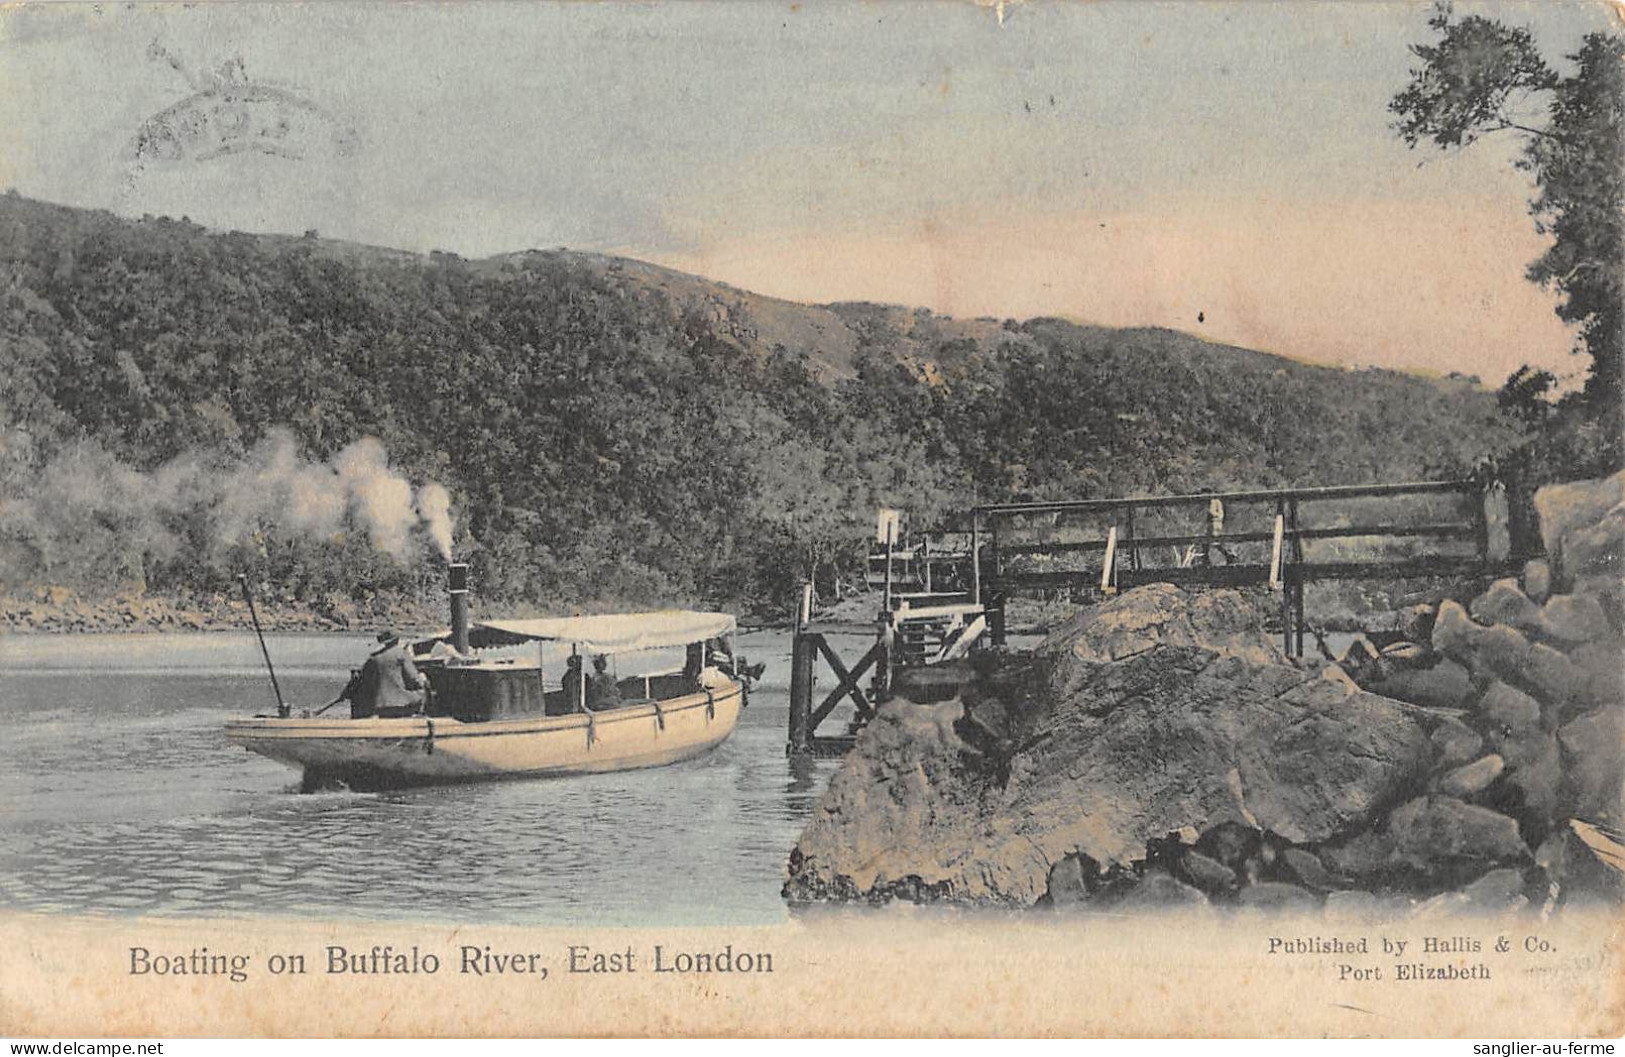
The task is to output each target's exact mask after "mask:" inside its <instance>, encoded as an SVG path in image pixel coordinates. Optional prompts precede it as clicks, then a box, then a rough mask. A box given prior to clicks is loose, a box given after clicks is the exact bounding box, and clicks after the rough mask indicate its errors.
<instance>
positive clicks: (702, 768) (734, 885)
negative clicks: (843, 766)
mask: <svg viewBox="0 0 1625 1057" xmlns="http://www.w3.org/2000/svg"><path fill="white" fill-rule="evenodd" d="M268 642H269V645H270V650H271V655H272V658H273V660H274V661H275V662H276V664H277V674H278V676H279V677H280V679H281V683H282V689H283V693H284V695H285V696H286V697H287V698H288V699H289V700H290V701H291V702H295V703H296V705H297V706H298V707H310V706H313V705H320V704H321V703H324V702H326V701H328V700H330V699H331V698H332V697H333V696H334V695H335V694H337V692H338V690H339V689H340V688H341V687H342V686H343V684H344V681H345V679H346V678H347V676H348V674H349V669H350V668H351V667H352V666H355V665H358V664H359V663H360V661H361V660H362V659H363V658H365V656H366V654H367V652H368V650H369V649H370V648H371V647H372V646H373V643H372V642H371V640H370V639H368V638H363V637H357V636H348V635H273V636H269V637H268ZM737 642H738V647H739V650H740V652H741V653H743V654H744V655H746V656H748V657H749V658H750V659H751V660H752V661H753V662H754V661H766V662H767V665H768V668H767V673H766V676H765V677H764V679H763V682H762V683H761V685H759V686H758V687H757V688H756V690H755V691H753V693H752V694H751V701H750V707H749V708H748V709H746V710H745V712H744V714H743V715H742V716H741V718H740V722H739V727H738V729H737V730H736V731H735V732H734V734H733V736H732V737H731V738H730V739H729V740H728V741H726V742H725V743H723V745H722V746H720V747H719V748H718V749H716V750H715V751H714V752H712V753H711V754H709V755H707V756H705V757H702V758H700V759H697V760H692V761H689V762H686V763H680V764H675V765H673V766H670V767H664V768H657V769H652V770H646V771H630V772H624V773H620V774H608V775H592V776H586V777H576V778H560V779H551V780H532V781H508V782H495V783H487V784H480V785H464V786H453V787H444V788H432V789H418V790H409V791H400V792H388V793H349V792H328V793H316V794H310V795H301V794H299V793H298V792H297V789H298V774H297V772H295V771H294V770H292V769H291V768H288V767H285V766H283V765H281V764H277V763H274V762H272V761H270V760H267V759H264V758H263V757H260V756H257V755H254V754H252V753H250V752H248V751H247V750H245V749H242V748H239V747H237V746H234V745H232V744H230V743H228V742H227V741H226V739H225V737H224V735H223V734H222V724H223V722H224V721H225V720H226V719H227V718H230V717H233V716H242V715H251V714H253V713H254V712H264V711H269V710H270V709H272V708H274V706H275V699H274V698H273V696H272V692H271V688H270V683H269V680H268V679H267V678H266V676H265V670H264V667H263V663H262V662H261V660H260V655H259V648H258V646H257V644H256V643H255V640H254V637H253V636H252V635H251V634H248V635H239V634H207V635H204V634H198V635H84V636H71V637H66V636H64V637H57V636H26V635H7V636H0V709H3V710H4V716H5V721H6V730H5V735H4V737H3V738H0V907H4V908H8V909H12V910H18V911H29V912H44V913H63V914H89V915H150V916H178V917H188V916H233V915H253V916H284V917H306V918H331V917H335V916H342V917H344V918H347V919H374V920H406V921H425V922H450V921H460V920H470V919H472V920H478V921H481V922H493V923H505V924H506V923H511V924H529V925H569V924H602V925H654V924H664V925H688V924H693V925H732V924H769V923H773V922H778V921H782V920H784V919H785V918H786V916H787V911H786V908H785V906H784V903H783V901H782V900H781V899H780V897H779V888H780V886H781V885H782V884H783V881H784V866H785V860H786V857H787V856H788V854H789V851H790V848H791V847H792V846H793V845H794V844H795V841H796V837H797V836H798V834H799V833H800V831H801V827H802V826H803V824H804V823H805V822H806V820H807V818H808V817H809V816H810V814H811V813H812V811H813V808H814V807H815V805H816V804H817V801H818V798H819V797H820V796H821V794H822V792H823V790H824V788H825V786H826V785H827V784H828V781H829V776H830V774H831V773H832V772H833V770H834V768H835V766H836V761H833V760H824V761H803V760H797V761H790V760H787V759H786V758H785V755H784V741H785V727H786V723H787V720H788V712H789V696H788V685H789V671H790V637H789V635H788V634H787V633H772V632H762V633H752V634H746V635H742V636H740V637H739V638H738V640H737ZM848 649H850V647H845V648H843V649H842V652H843V654H844V653H846V652H848ZM854 656H855V654H854ZM621 674H622V675H626V674H629V673H628V672H625V671H623V672H622V673H621ZM340 707H343V706H340Z"/></svg>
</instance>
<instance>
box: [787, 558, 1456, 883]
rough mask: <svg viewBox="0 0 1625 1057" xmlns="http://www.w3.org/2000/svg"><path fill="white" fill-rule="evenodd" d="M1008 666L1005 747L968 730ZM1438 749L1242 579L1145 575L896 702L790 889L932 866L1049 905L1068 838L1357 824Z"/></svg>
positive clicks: (837, 783)
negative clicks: (985, 662) (1299, 639)
mask: <svg viewBox="0 0 1625 1057" xmlns="http://www.w3.org/2000/svg"><path fill="white" fill-rule="evenodd" d="M1164 640H1166V641H1164ZM989 685H996V686H999V687H1000V688H1001V689H1000V691H999V693H1000V695H1001V698H1002V700H1004V702H1005V704H1006V705H1007V706H1009V708H1010V709H1011V711H1012V713H1013V714H1014V717H1015V718H1014V719H1013V720H1012V732H1013V734H1012V737H1011V739H1010V742H1009V744H1010V746H1011V748H1010V750H1009V755H1007V756H1004V757H1002V758H1001V757H998V756H983V755H979V754H973V753H970V752H967V751H965V750H964V748H963V743H962V739H960V738H959V737H957V735H956V733H955V731H956V727H955V724H956V722H959V721H960V720H962V718H963V705H964V702H966V701H969V700H972V699H973V698H975V697H976V696H977V695H979V694H987V693H990V691H989V690H988V686H989ZM922 709H925V710H928V711H927V712H922V711H921V710H922ZM955 742H960V743H961V744H955ZM1431 757H1432V746H1431V743H1430V742H1429V740H1428V738H1427V735H1426V734H1425V732H1424V731H1423V729H1422V728H1421V726H1420V725H1419V724H1418V722H1417V721H1416V719H1415V718H1413V716H1412V715H1411V712H1410V710H1408V709H1406V708H1405V707H1404V706H1401V705H1399V704H1397V703H1395V702H1391V701H1388V700H1386V699H1384V698H1381V697H1377V696H1376V695H1373V694H1368V693H1363V692H1354V693H1349V692H1348V690H1347V688H1346V687H1340V686H1336V685H1334V684H1332V683H1331V682H1328V681H1327V680H1325V679H1323V678H1321V677H1320V674H1319V672H1318V671H1317V670H1315V669H1314V668H1300V667H1298V666H1296V665H1293V664H1290V663H1287V662H1285V661H1284V660H1283V659H1281V657H1280V655H1279V654H1278V653H1277V652H1276V651H1275V649H1274V647H1273V645H1272V644H1271V643H1270V641H1269V637H1268V636H1266V635H1265V634H1264V632H1263V631H1262V629H1261V628H1260V627H1259V626H1258V616H1257V613H1256V611H1255V610H1253V609H1252V607H1251V606H1250V605H1249V604H1247V603H1246V602H1245V600H1244V599H1242V598H1241V596H1239V595H1237V594H1235V593H1234V592H1229V591H1214V592H1208V593H1203V594H1197V595H1186V594H1185V593H1184V592H1181V591H1179V590H1178V589H1176V588H1172V587H1168V586H1165V585H1158V586H1152V587H1144V588H1138V589H1135V590H1131V591H1128V592H1125V593H1124V594H1122V595H1120V596H1118V597H1117V598H1115V599H1112V600H1110V601H1108V602H1106V603H1104V604H1103V605H1100V606H1098V607H1095V608H1094V609H1093V610H1090V611H1088V612H1086V613H1084V614H1082V615H1080V617H1079V618H1077V619H1075V620H1073V621H1071V622H1069V623H1068V624H1067V625H1066V626H1064V627H1063V628H1061V629H1058V631H1057V632H1056V633H1055V634H1053V635H1052V636H1051V637H1050V638H1049V639H1048V640H1046V642H1045V643H1044V644H1042V645H1041V646H1040V647H1039V649H1038V650H1036V651H1034V652H1033V653H1031V654H1024V655H1013V656H1010V657H1008V658H1006V659H1005V661H1004V664H1003V666H1002V667H1001V669H1000V671H999V672H998V673H996V678H994V677H989V678H987V679H984V680H981V681H979V682H978V683H977V684H976V685H975V686H971V687H967V688H966V689H965V691H964V692H963V693H962V694H961V695H960V698H959V699H956V700H954V701H949V702H945V703H943V704H940V705H933V706H921V705H912V704H909V703H907V702H903V701H900V700H897V699H894V700H893V701H890V702H888V703H887V704H886V705H884V706H882V708H881V709H880V713H879V715H878V716H877V717H876V719H875V720H874V721H873V722H871V723H870V724H869V726H868V727H867V728H865V729H864V731H863V732H862V733H861V734H860V735H859V738H858V741H857V744H856V745H855V746H854V748H853V750H852V751H851V752H850V753H848V755H847V757H846V758H845V759H844V760H843V761H842V765H841V767H840V769H839V770H838V771H837V772H836V773H835V775H834V776H833V777H832V778H831V780H830V785H829V789H828V791H827V793H826V794H825V797H824V800H823V802H822V803H821V804H820V805H819V808H818V809H817V811H815V813H814V815H813V817H812V819H811V820H810V821H809V823H808V825H807V827H806V829H805V830H804V831H803V832H802V835H801V838H800V840H799V842H798V843H797V845H796V849H795V851H794V852H793V854H792V856H791V864H790V879H789V881H788V883H787V884H786V888H785V891H786V894H787V895H788V896H790V897H791V898H826V897H834V898H850V897H852V896H854V895H859V896H864V897H871V898H872V897H876V896H882V897H883V896H885V895H887V894H895V893H896V892H897V891H898V890H899V889H898V888H897V886H896V884H895V883H894V881H893V879H900V878H917V879H918V880H919V882H920V883H922V884H925V885H927V886H929V887H930V889H931V890H932V891H933V892H941V893H944V894H945V895H946V897H947V898H952V899H955V900H958V901H963V902H969V903H1004V904H1016V905H1031V904H1032V903H1033V902H1035V901H1036V900H1038V899H1039V898H1040V897H1041V896H1043V895H1044V894H1045V892H1046V891H1047V890H1048V887H1049V883H1050V872H1051V870H1052V867H1053V865H1054V864H1055V863H1056V862H1058V861H1060V860H1061V859H1062V858H1064V857H1065V856H1066V855H1069V854H1075V855H1079V856H1086V857H1087V858H1088V859H1090V860H1092V861H1094V862H1097V863H1100V864H1102V865H1103V866H1104V867H1105V868H1107V869H1110V868H1111V867H1113V866H1114V865H1116V866H1127V865H1130V864H1133V863H1135V862H1139V861H1141V860H1144V859H1145V858H1146V854H1147V851H1146V849H1147V845H1148V844H1149V843H1151V842H1152V841H1161V840H1163V839H1164V838H1165V837H1166V835H1167V834H1170V833H1175V832H1178V831H1180V830H1182V829H1185V828H1186V827H1191V828H1193V829H1194V830H1195V831H1197V832H1199V833H1202V834H1204V838H1203V839H1204V840H1206V839H1207V834H1208V833H1209V832H1210V831H1213V830H1215V829H1217V828H1218V827H1221V826H1222V825H1223V824H1225V823H1231V824H1233V826H1234V827H1236V828H1237V829H1238V830H1242V831H1252V832H1256V831H1258V830H1269V831H1270V832H1272V833H1274V834H1277V835H1279V837H1280V838H1281V839H1282V840H1284V841H1286V842H1289V843H1296V844H1304V843H1319V842H1324V841H1327V840H1329V839H1331V838H1332V837H1334V836H1338V835H1340V834H1343V833H1347V832H1352V831H1354V830H1356V829H1359V828H1361V827H1362V826H1363V825H1365V824H1366V821H1367V819H1368V817H1369V816H1370V815H1371V813H1372V812H1373V811H1374V810H1376V809H1377V808H1378V807H1380V806H1381V805H1383V804H1385V803H1390V802H1392V801H1394V800H1395V799H1398V798H1399V797H1400V796H1401V795H1403V792H1404V791H1405V790H1408V789H1412V788H1414V783H1415V781H1416V780H1417V778H1418V777H1419V776H1420V774H1421V773H1422V772H1424V771H1425V770H1426V768H1427V765H1428V763H1429V762H1430V760H1431ZM1198 847H1199V850H1200V851H1201V852H1202V853H1203V854H1204V855H1207V856H1208V857H1209V858H1211V859H1214V860H1215V861H1217V862H1219V863H1221V864H1222V865H1224V866H1226V867H1227V868H1229V869H1231V870H1232V871H1234V872H1237V873H1242V874H1245V872H1246V870H1247V869H1248V867H1247V863H1248V862H1252V861H1253V859H1252V858H1248V857H1247V856H1248V854H1249V853H1247V852H1246V851H1245V850H1244V849H1243V850H1242V852H1241V854H1242V856H1243V859H1242V862H1241V864H1240V865H1241V869H1239V870H1238V868H1237V867H1238V864H1237V863H1235V862H1230V861H1227V859H1226V857H1225V856H1224V855H1223V854H1214V851H1213V850H1210V847H1203V846H1201V842H1200V841H1199V842H1198ZM1263 851H1264V849H1262V848H1259V849H1258V852H1257V855H1256V856H1254V857H1253V858H1257V859H1258V862H1259V863H1263V864H1264V865H1265V866H1267V862H1265V860H1264V858H1263ZM1252 868H1253V869H1254V870H1255V871H1256V870H1258V869H1260V868H1261V867H1260V866H1258V865H1257V864H1255V865H1254V866H1253V867H1252Z"/></svg>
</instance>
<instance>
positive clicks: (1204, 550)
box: [971, 479, 1513, 654]
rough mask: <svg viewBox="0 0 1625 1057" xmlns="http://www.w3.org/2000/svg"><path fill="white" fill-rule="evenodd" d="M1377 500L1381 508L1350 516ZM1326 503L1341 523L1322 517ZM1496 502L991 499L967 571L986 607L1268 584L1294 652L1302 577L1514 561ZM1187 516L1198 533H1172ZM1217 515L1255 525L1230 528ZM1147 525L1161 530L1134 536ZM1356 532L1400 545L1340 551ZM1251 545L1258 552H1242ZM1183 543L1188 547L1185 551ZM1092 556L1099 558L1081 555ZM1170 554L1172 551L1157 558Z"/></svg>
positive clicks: (1257, 495)
mask: <svg viewBox="0 0 1625 1057" xmlns="http://www.w3.org/2000/svg"><path fill="white" fill-rule="evenodd" d="M1438 497H1444V498H1445V499H1453V500H1454V503H1453V504H1452V505H1453V506H1454V508H1455V509H1454V510H1453V511H1452V513H1453V515H1454V516H1453V517H1448V518H1444V517H1441V516H1440V515H1439V512H1438V511H1436V510H1427V509H1424V510H1423V511H1422V513H1423V514H1424V515H1426V516H1425V519H1423V520H1417V519H1416V518H1414V517H1412V518H1410V519H1406V518H1403V517H1398V516H1395V515H1399V514H1403V513H1405V512H1406V511H1405V509H1404V508H1405V507H1406V506H1407V504H1410V505H1412V506H1415V505H1425V506H1428V505H1436V501H1437V498H1438ZM1377 500H1380V501H1382V502H1381V504H1380V505H1381V506H1382V507H1383V510H1382V511H1381V513H1382V514H1385V515H1387V516H1386V517H1382V518H1376V517H1373V516H1372V515H1371V514H1370V513H1369V512H1359V514H1358V515H1357V516H1354V515H1351V514H1350V511H1351V509H1355V510H1357V508H1358V507H1359V506H1361V505H1362V504H1365V503H1366V502H1367V501H1377ZM1328 509H1329V510H1330V513H1331V515H1332V518H1333V519H1340V520H1342V521H1343V522H1344V523H1341V524H1338V523H1327V518H1326V516H1325V514H1324V513H1323V512H1325V511H1327V510H1328ZM1504 509H1505V499H1504V490H1502V489H1501V488H1500V487H1499V486H1498V485H1496V484H1494V483H1492V482H1486V481H1484V480H1479V479H1464V480H1454V481H1419V482H1408V483H1401V484H1378V485H1351V486H1340V487H1329V488H1283V489H1260V490H1253V491H1238V492H1211V493H1201V494H1195V495H1177V496H1137V497H1132V498H1126V499H1085V500H1063V501H1056V502H1037V503H1001V504H990V505H985V506H979V507H976V508H974V509H973V510H972V512H971V534H972V539H973V544H972V551H973V569H972V574H971V579H972V581H973V584H974V589H975V591H977V592H978V594H977V597H980V593H981V592H986V593H987V594H988V595H989V596H990V602H991V604H992V605H993V606H994V607H997V606H998V605H999V599H1001V598H1002V597H1004V596H1006V595H1009V594H1012V593H1020V592H1022V591H1027V590H1056V589H1077V588H1091V589H1101V590H1105V591H1107V592H1110V591H1115V590H1120V589H1123V588H1128V587H1134V586H1139V585H1141V584H1147V583H1172V584H1177V585H1180V586H1227V587H1241V586H1268V587H1271V588H1274V589H1277V590H1280V591H1281V593H1282V623H1283V627H1284V629H1285V630H1284V632H1283V634H1284V635H1285V636H1286V648H1287V650H1288V651H1289V652H1297V653H1300V654H1301V653H1302V651H1303V622H1304V613H1303V589H1304V585H1305V584H1306V583H1310V582H1313V581H1317V580H1348V579H1406V578H1412V577H1464V576H1480V575H1497V574H1500V573H1502V572H1504V571H1506V570H1507V569H1509V568H1510V567H1511V563H1510V560H1509V556H1510V554H1511V553H1513V548H1512V546H1511V541H1510V539H1508V538H1506V528H1505V526H1506V520H1507V519H1506V517H1505V516H1504ZM1312 513H1321V517H1318V518H1316V517H1311V516H1308V515H1310V514H1312ZM1412 513H1415V512H1414V511H1412ZM1238 514H1239V515H1240V516H1238ZM1079 520H1085V521H1092V522H1094V523H1095V524H1096V525H1097V526H1101V529H1100V534H1099V535H1098V536H1088V537H1086V538H1078V536H1079V535H1080V533H1079V527H1078V526H1077V525H1076V524H1075V522H1077V521H1079ZM1192 520H1201V521H1202V522H1203V524H1204V525H1205V527H1204V529H1203V530H1201V531H1189V530H1188V528H1186V529H1185V530H1183V531H1182V530H1180V529H1181V528H1183V527H1184V525H1188V524H1189V523H1190V521H1192ZM1169 521H1173V522H1175V529H1174V530H1172V531H1170V530H1168V529H1167V528H1166V525H1167V523H1168V522H1169ZM1226 521H1228V522H1229V523H1230V524H1232V525H1234V524H1236V522H1237V521H1243V522H1256V526H1255V527H1254V526H1249V527H1246V528H1244V529H1242V530H1240V531H1229V532H1227V531H1225V530H1224V523H1225V522H1226ZM1035 522H1036V524H1035ZM1067 522H1074V524H1067ZM1181 522H1183V523H1184V525H1181V524H1180V523H1181ZM1153 523H1161V526H1162V527H1159V528H1157V529H1155V530H1154V531H1151V532H1150V534H1144V533H1145V532H1146V530H1147V528H1148V527H1150V526H1151V525H1152V524H1153ZM984 541H985V542H984ZM1354 541H1364V542H1365V547H1366V549H1370V547H1371V545H1372V544H1373V543H1375V544H1377V545H1378V547H1379V549H1380V547H1381V546H1382V545H1383V544H1387V545H1388V546H1389V548H1390V549H1391V548H1392V546H1393V544H1394V543H1395V542H1398V541H1403V542H1404V544H1405V546H1404V553H1402V554H1398V555H1394V554H1385V553H1379V554H1376V555H1359V554H1354V555H1351V554H1348V553H1341V552H1346V551H1348V550H1351V549H1353V550H1359V549H1360V548H1358V547H1351V546H1349V545H1350V544H1352V543H1353V542H1354ZM1333 542H1342V543H1343V544H1345V546H1343V547H1340V548H1336V550H1338V551H1339V552H1340V553H1333V554H1324V555H1318V556H1317V555H1314V554H1312V553H1310V551H1309V550H1307V549H1306V545H1310V546H1314V545H1323V544H1327V543H1333ZM1266 544H1267V545H1268V547H1267V548H1265V547H1264V546H1263V545H1266ZM1254 547H1258V548H1259V549H1260V553H1259V554H1258V555H1257V556H1256V557H1253V556H1249V555H1247V554H1246V551H1248V550H1249V549H1251V548H1254ZM1179 548H1185V551H1184V554H1183V556H1182V557H1181V556H1179V550H1178V549H1179ZM1452 549H1454V553H1449V551H1451V550H1452ZM1096 555H1099V556H1100V557H1099V560H1097V561H1090V560H1089V559H1090V558H1092V557H1094V556H1096ZM1166 555H1174V556H1175V558H1174V560H1171V561H1159V560H1157V559H1158V558H1159V557H1160V556H1166ZM1215 555H1217V556H1218V558H1219V559H1220V560H1215ZM1080 559H1081V561H1082V564H1078V563H1079V560H1080Z"/></svg>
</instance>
